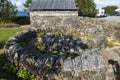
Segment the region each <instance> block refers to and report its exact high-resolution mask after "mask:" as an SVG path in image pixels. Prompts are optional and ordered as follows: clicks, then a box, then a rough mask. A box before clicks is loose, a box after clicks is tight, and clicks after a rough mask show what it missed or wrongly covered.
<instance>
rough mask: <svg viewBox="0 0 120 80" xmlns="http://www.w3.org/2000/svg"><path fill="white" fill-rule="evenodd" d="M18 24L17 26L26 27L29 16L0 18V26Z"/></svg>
mask: <svg viewBox="0 0 120 80" xmlns="http://www.w3.org/2000/svg"><path fill="white" fill-rule="evenodd" d="M8 23H9V24H10V23H12V24H13V23H14V24H19V25H26V24H30V17H29V16H12V17H5V18H0V24H8Z"/></svg>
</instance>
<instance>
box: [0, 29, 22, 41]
mask: <svg viewBox="0 0 120 80" xmlns="http://www.w3.org/2000/svg"><path fill="white" fill-rule="evenodd" d="M22 30H23V28H11V29H0V42H2V41H6V40H7V39H9V37H11V36H13V35H15V34H16V33H17V32H20V31H22Z"/></svg>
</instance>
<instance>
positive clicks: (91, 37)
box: [86, 35, 94, 40]
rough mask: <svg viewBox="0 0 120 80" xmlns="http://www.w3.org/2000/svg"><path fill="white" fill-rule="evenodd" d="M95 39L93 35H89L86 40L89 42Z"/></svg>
mask: <svg viewBox="0 0 120 80" xmlns="http://www.w3.org/2000/svg"><path fill="white" fill-rule="evenodd" d="M93 38H94V37H93V35H87V36H86V39H87V40H92V39H93Z"/></svg>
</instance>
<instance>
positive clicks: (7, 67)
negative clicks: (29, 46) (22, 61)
mask: <svg viewBox="0 0 120 80" xmlns="http://www.w3.org/2000/svg"><path fill="white" fill-rule="evenodd" d="M3 69H4V70H5V71H6V72H7V73H10V74H16V73H17V69H16V67H15V66H13V65H12V64H10V63H5V65H4V66H3Z"/></svg>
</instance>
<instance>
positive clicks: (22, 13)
mask: <svg viewBox="0 0 120 80" xmlns="http://www.w3.org/2000/svg"><path fill="white" fill-rule="evenodd" d="M16 16H29V12H26V11H18V12H17V14H16Z"/></svg>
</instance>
